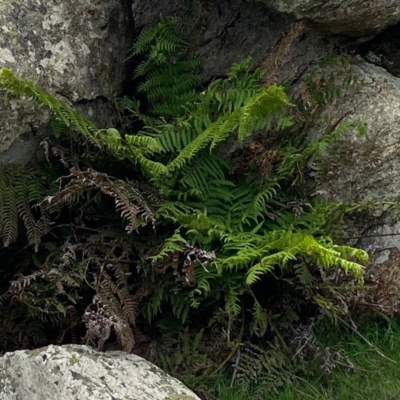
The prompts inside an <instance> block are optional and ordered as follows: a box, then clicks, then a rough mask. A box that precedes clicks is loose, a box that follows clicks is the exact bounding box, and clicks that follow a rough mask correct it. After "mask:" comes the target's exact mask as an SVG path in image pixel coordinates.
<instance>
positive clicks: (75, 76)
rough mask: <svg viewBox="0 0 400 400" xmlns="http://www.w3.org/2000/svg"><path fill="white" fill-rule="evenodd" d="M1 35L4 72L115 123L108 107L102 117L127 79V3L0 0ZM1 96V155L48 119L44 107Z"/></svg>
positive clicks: (130, 31) (129, 41) (129, 18)
mask: <svg viewBox="0 0 400 400" xmlns="http://www.w3.org/2000/svg"><path fill="white" fill-rule="evenodd" d="M0 32H1V37H0V67H7V68H9V69H11V70H12V71H13V72H14V73H15V74H16V75H17V76H19V77H22V78H24V79H29V80H31V81H33V82H35V83H37V84H39V85H41V86H42V87H44V88H45V89H46V90H47V91H49V92H50V93H51V94H53V95H56V96H58V97H60V98H61V99H63V100H65V101H67V102H69V103H70V104H80V107H81V109H82V110H83V111H84V112H86V111H87V112H89V109H92V110H93V112H92V117H93V119H94V122H100V123H101V125H103V126H104V124H105V122H106V121H107V122H108V123H107V125H108V126H110V125H112V121H111V118H112V111H111V108H110V107H108V108H109V109H108V112H107V113H106V114H105V113H104V109H105V108H107V106H104V104H103V103H107V101H109V100H110V99H111V98H112V96H114V95H115V93H118V92H120V91H121V88H122V86H121V85H122V82H123V81H124V79H125V77H126V72H125V69H126V66H125V63H124V61H125V59H126V55H127V52H128V50H129V48H130V46H131V44H132V40H133V20H132V15H131V9H130V6H129V1H123V0H109V1H107V2H101V3H99V2H98V1H96V0H82V1H79V2H76V1H73V0H65V1H62V2H49V1H47V0H26V1H23V2H21V1H18V0H0ZM114 92H115V93H114ZM4 97H5V96H4V92H3V93H0V104H2V107H1V108H0V121H1V124H0V152H4V151H5V150H7V149H8V148H9V147H10V145H11V143H13V141H14V140H15V139H16V138H17V137H19V136H20V135H22V134H26V133H28V132H30V131H31V126H32V125H33V126H36V127H38V128H39V130H40V129H41V128H42V127H43V126H45V125H46V123H47V121H48V113H46V111H45V110H43V108H40V107H38V106H37V105H35V104H26V101H20V100H18V99H8V102H7V103H6V104H3V98H4ZM99 116H101V118H98V117H99ZM106 116H107V117H106ZM104 120H106V121H104ZM8 157H9V155H7V156H6V157H5V158H8ZM22 159H24V157H22ZM22 159H21V160H19V161H21V162H23V161H22ZM0 160H1V154H0ZM17 162H18V157H17Z"/></svg>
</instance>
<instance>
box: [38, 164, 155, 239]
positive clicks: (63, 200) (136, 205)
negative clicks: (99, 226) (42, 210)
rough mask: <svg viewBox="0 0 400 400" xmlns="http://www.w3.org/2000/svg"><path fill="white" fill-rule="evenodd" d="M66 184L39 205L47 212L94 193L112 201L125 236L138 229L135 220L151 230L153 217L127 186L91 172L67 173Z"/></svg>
mask: <svg viewBox="0 0 400 400" xmlns="http://www.w3.org/2000/svg"><path fill="white" fill-rule="evenodd" d="M66 178H69V179H70V181H69V182H68V183H67V185H66V186H65V187H64V188H63V189H61V190H60V191H59V192H58V193H56V194H55V195H54V196H48V197H46V199H45V201H44V202H43V203H42V204H44V205H47V208H48V209H49V211H52V210H55V209H56V208H57V207H59V206H62V205H66V204H69V205H72V204H76V203H78V202H79V200H81V199H82V197H83V196H84V195H85V194H87V193H88V192H90V191H93V190H95V191H98V192H100V193H103V194H105V195H107V196H110V197H112V198H113V199H114V202H115V206H116V210H117V212H119V213H120V215H121V216H122V218H123V219H124V220H125V221H126V222H127V225H126V232H127V233H128V234H131V233H132V232H133V231H136V230H137V228H138V227H139V225H140V222H139V219H140V220H142V221H144V222H145V223H149V222H150V223H151V224H152V226H153V227H155V223H156V220H155V216H154V214H153V211H152V210H151V209H150V207H149V205H148V204H147V202H146V200H145V199H144V197H143V196H142V194H141V192H140V191H139V190H138V189H137V188H136V187H135V186H134V185H133V184H131V183H130V182H125V181H122V180H119V179H115V178H112V177H110V176H108V175H107V174H104V173H100V172H97V171H94V170H91V169H88V170H87V171H79V170H76V169H72V170H71V175H69V176H68V177H66Z"/></svg>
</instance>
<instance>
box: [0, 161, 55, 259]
mask: <svg viewBox="0 0 400 400" xmlns="http://www.w3.org/2000/svg"><path fill="white" fill-rule="evenodd" d="M47 190H48V187H46V184H45V180H44V179H43V178H42V177H41V176H40V175H39V174H38V173H37V172H36V171H33V170H30V169H29V168H27V167H23V166H19V165H2V166H1V167H0V237H1V238H2V240H3V245H4V246H5V247H8V246H9V245H10V244H11V243H12V242H14V241H15V240H16V239H17V236H18V233H19V232H18V224H19V221H22V222H23V224H24V226H25V229H26V236H27V239H28V243H29V244H30V245H32V246H33V247H34V249H35V251H38V250H39V245H40V243H41V239H42V237H43V236H44V235H45V234H46V233H47V232H48V231H49V228H50V217H49V215H48V214H47V213H46V212H45V210H44V208H43V207H36V206H37V205H38V203H39V202H40V201H41V200H42V199H43V197H44V196H45V194H46V193H47ZM35 207H36V209H35Z"/></svg>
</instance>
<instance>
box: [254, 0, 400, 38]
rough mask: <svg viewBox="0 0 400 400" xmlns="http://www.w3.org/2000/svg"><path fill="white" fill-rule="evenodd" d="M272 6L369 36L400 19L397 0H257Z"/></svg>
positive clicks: (329, 26)
mask: <svg viewBox="0 0 400 400" xmlns="http://www.w3.org/2000/svg"><path fill="white" fill-rule="evenodd" d="M256 1H258V2H261V3H262V4H264V5H265V6H266V7H268V8H269V9H271V10H273V11H275V12H279V13H284V14H287V15H290V16H292V17H295V18H297V19H306V20H308V21H310V22H313V23H315V24H317V25H318V26H319V27H320V28H322V29H323V30H325V31H328V32H331V33H334V34H340V35H346V36H352V37H359V36H366V35H371V34H376V33H378V32H381V31H383V30H384V29H385V28H387V27H388V26H390V25H393V24H396V23H397V22H399V21H400V3H399V1H398V0H256Z"/></svg>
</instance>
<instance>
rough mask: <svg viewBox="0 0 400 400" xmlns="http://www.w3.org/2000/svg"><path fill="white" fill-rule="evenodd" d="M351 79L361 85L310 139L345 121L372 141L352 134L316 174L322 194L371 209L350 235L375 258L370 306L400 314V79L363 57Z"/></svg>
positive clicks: (350, 227)
mask: <svg viewBox="0 0 400 400" xmlns="http://www.w3.org/2000/svg"><path fill="white" fill-rule="evenodd" d="M325 72H326V71H325ZM318 73H324V71H323V70H320V71H318ZM352 74H353V77H354V78H355V82H356V83H355V84H354V85H353V86H352V87H350V88H349V89H348V90H346V91H345V92H344V94H343V96H342V97H340V98H338V99H337V100H336V101H334V102H332V103H331V104H329V105H328V106H327V107H326V109H325V110H324V113H323V117H324V118H322V121H324V124H323V123H322V122H321V123H319V124H317V126H315V127H314V128H313V129H312V130H311V132H310V137H311V138H317V137H320V136H321V133H322V132H324V131H325V128H326V126H329V125H331V124H335V123H336V122H337V121H340V120H341V119H342V118H343V120H344V121H345V120H349V121H363V122H366V123H367V127H368V132H367V136H359V135H358V134H357V133H356V132H355V131H352V132H348V133H347V134H346V135H345V136H344V137H343V138H342V139H341V140H339V141H338V142H336V143H334V144H333V145H332V146H331V149H330V155H331V157H329V158H328V159H326V160H320V161H319V162H316V165H314V166H313V172H312V175H314V176H315V177H316V179H317V181H318V185H319V186H318V188H317V190H316V194H317V195H320V196H322V197H323V198H325V199H327V200H330V201H334V202H344V203H346V204H353V205H354V204H365V205H366V206H364V207H360V208H359V209H357V210H356V211H354V212H353V213H352V214H351V215H350V218H349V219H348V220H347V228H346V231H345V236H346V237H347V238H353V239H352V240H348V241H347V242H348V243H349V244H351V245H356V246H357V247H361V248H363V249H365V250H367V251H368V252H369V254H370V256H371V258H370V264H369V266H368V268H367V273H366V282H367V283H368V284H369V285H370V286H371V288H372V289H371V290H370V292H369V296H370V299H369V301H370V302H371V303H375V304H381V305H383V306H384V308H385V311H386V312H389V313H399V312H400V268H399V262H400V207H399V205H400V78H396V77H394V76H393V75H391V74H390V73H388V72H387V71H386V70H384V69H383V68H381V67H379V66H376V65H373V64H370V63H368V62H366V61H364V60H362V59H361V58H357V59H356V60H355V62H354V65H353V66H352ZM300 91H301V90H300ZM332 156H334V157H332ZM324 165H325V167H324Z"/></svg>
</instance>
